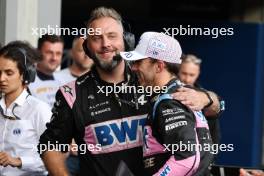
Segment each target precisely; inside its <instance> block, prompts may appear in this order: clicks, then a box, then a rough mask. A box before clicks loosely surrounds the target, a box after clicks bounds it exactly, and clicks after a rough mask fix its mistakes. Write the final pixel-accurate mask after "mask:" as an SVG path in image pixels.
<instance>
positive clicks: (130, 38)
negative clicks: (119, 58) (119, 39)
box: [82, 31, 135, 59]
mask: <svg viewBox="0 0 264 176" xmlns="http://www.w3.org/2000/svg"><path fill="white" fill-rule="evenodd" d="M123 40H124V44H125V51H132V50H134V48H135V35H134V34H133V33H131V32H127V31H124V32H123ZM82 46H83V50H84V52H85V54H86V55H87V56H89V57H90V58H91V59H94V56H93V54H92V53H91V52H90V51H89V49H88V48H87V38H86V39H85V40H84V42H83V44H82Z"/></svg>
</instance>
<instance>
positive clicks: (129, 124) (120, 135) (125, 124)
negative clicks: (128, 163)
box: [84, 115, 146, 153]
mask: <svg viewBox="0 0 264 176" xmlns="http://www.w3.org/2000/svg"><path fill="white" fill-rule="evenodd" d="M145 123H146V115H141V116H133V117H127V118H122V119H116V120H110V121H106V122H102V123H98V124H92V125H90V126H88V127H86V129H85V139H84V140H85V141H86V142H87V143H94V144H101V147H102V153H105V151H106V150H107V151H108V152H113V151H120V150H124V149H128V148H133V147H137V146H141V145H142V141H143V128H144V126H145ZM91 132H92V133H93V134H94V135H91V134H90V133H91ZM104 150H105V151H104Z"/></svg>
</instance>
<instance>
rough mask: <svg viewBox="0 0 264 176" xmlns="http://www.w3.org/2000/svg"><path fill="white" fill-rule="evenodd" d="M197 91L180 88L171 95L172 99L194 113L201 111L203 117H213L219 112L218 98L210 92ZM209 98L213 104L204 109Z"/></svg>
mask: <svg viewBox="0 0 264 176" xmlns="http://www.w3.org/2000/svg"><path fill="white" fill-rule="evenodd" d="M206 92H207V93H208V95H209V97H208V95H207V94H206V93H205V91H199V90H196V89H192V88H187V87H181V88H179V89H177V92H175V93H173V94H172V96H173V97H174V99H176V100H178V101H180V102H181V103H182V104H184V105H186V106H188V107H189V108H190V109H192V110H194V111H200V110H203V112H204V114H205V116H210V117H215V116H217V115H218V114H219V112H220V110H221V109H220V101H219V99H218V96H217V95H216V94H215V93H214V92H211V91H206ZM210 98H211V99H212V101H213V103H212V104H211V105H210V106H208V107H206V106H207V105H208V104H209V103H210ZM205 107H206V108H205Z"/></svg>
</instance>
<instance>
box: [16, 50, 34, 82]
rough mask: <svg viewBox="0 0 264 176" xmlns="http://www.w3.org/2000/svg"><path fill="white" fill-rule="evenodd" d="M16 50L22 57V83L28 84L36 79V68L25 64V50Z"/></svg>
mask: <svg viewBox="0 0 264 176" xmlns="http://www.w3.org/2000/svg"><path fill="white" fill-rule="evenodd" d="M18 50H19V51H20V52H21V53H22V54H23V56H24V73H23V82H24V83H25V84H29V83H31V82H34V81H35V77H36V68H35V67H34V66H33V65H32V64H28V63H27V55H26V50H25V49H24V48H18Z"/></svg>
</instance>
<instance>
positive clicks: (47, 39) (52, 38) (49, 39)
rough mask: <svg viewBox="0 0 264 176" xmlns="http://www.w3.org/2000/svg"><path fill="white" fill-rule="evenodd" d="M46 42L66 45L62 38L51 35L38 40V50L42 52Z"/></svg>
mask: <svg viewBox="0 0 264 176" xmlns="http://www.w3.org/2000/svg"><path fill="white" fill-rule="evenodd" d="M44 42H50V43H57V42H59V43H62V44H64V41H63V38H62V37H61V36H58V35H55V34H53V35H49V34H45V35H43V36H42V37H40V38H39V39H38V49H39V50H40V49H41V47H42V46H43V44H44Z"/></svg>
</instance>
